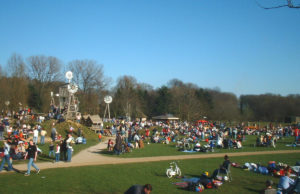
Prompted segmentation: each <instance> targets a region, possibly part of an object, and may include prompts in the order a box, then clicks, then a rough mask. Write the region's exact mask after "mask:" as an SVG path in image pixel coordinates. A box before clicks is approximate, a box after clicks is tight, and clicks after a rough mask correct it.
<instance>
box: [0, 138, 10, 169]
mask: <svg viewBox="0 0 300 194" xmlns="http://www.w3.org/2000/svg"><path fill="white" fill-rule="evenodd" d="M9 151H10V145H8V143H7V141H4V157H3V158H2V163H1V166H0V172H1V171H2V169H3V167H4V164H5V162H7V165H8V169H7V170H8V171H11V170H12V165H11V163H10V154H9Z"/></svg>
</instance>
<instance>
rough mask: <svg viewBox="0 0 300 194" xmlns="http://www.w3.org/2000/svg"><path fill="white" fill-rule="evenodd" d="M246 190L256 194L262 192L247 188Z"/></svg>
mask: <svg viewBox="0 0 300 194" xmlns="http://www.w3.org/2000/svg"><path fill="white" fill-rule="evenodd" d="M245 189H247V190H248V191H251V192H255V193H260V192H261V190H259V189H254V188H245Z"/></svg>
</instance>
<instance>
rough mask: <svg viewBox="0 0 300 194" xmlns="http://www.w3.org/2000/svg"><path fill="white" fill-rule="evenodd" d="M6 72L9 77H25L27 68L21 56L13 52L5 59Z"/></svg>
mask: <svg viewBox="0 0 300 194" xmlns="http://www.w3.org/2000/svg"><path fill="white" fill-rule="evenodd" d="M7 66H8V71H9V72H8V74H9V75H10V76H11V77H18V78H25V77H26V75H27V72H26V71H27V69H26V65H25V62H24V60H23V57H22V56H21V55H19V54H17V53H13V54H12V55H11V56H10V58H9V59H8V61H7Z"/></svg>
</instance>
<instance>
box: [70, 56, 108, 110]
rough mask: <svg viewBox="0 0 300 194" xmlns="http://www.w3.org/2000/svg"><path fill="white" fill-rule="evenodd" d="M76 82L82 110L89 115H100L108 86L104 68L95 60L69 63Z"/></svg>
mask: <svg viewBox="0 0 300 194" xmlns="http://www.w3.org/2000/svg"><path fill="white" fill-rule="evenodd" d="M69 69H70V70H71V71H72V72H73V75H74V80H75V82H76V83H77V84H78V85H79V89H80V91H79V97H80V102H81V103H80V108H81V110H82V111H85V112H88V113H99V107H100V102H101V101H100V100H102V99H103V94H104V93H103V90H104V89H105V88H106V86H107V80H106V78H105V77H104V73H103V66H102V65H100V64H98V63H97V62H96V61H93V60H74V61H71V62H70V63H69Z"/></svg>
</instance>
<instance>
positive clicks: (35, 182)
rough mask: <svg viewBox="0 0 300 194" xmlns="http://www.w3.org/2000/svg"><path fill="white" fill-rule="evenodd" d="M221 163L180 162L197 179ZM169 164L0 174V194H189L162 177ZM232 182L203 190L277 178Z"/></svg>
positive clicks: (237, 172) (292, 157)
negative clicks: (144, 192) (148, 190)
mask: <svg viewBox="0 0 300 194" xmlns="http://www.w3.org/2000/svg"><path fill="white" fill-rule="evenodd" d="M230 160H231V161H232V162H239V163H244V162H260V163H261V164H267V162H268V161H270V160H275V161H276V162H284V163H288V164H290V165H294V164H295V162H296V161H298V160H300V157H299V154H280V155H264V156H259V157H257V156H247V157H232V158H230ZM222 162H223V159H222V158H211V159H192V160H182V161H179V167H180V168H181V170H182V173H183V175H185V176H187V177H196V176H200V175H201V174H202V172H203V171H209V172H210V173H212V172H213V170H214V169H216V168H217V167H218V166H219V164H221V163H222ZM168 165H169V161H163V162H151V163H137V164H122V165H104V166H89V167H76V168H62V169H49V170H43V171H41V173H40V174H39V175H36V174H34V173H32V175H31V176H29V177H24V175H23V174H18V173H9V174H1V176H0V182H1V193H123V192H124V191H125V190H126V189H127V188H129V187H130V186H131V185H133V184H145V183H150V184H152V185H153V189H154V190H153V193H159V194H161V193H162V194H165V193H172V194H173V193H191V192H189V191H185V190H183V189H180V188H178V187H177V186H176V185H173V184H172V183H174V182H180V181H181V180H180V179H175V178H172V179H169V178H167V177H166V175H165V170H166V168H168ZM232 176H233V181H232V182H230V183H229V182H226V183H225V184H223V186H221V187H220V188H219V189H217V190H216V189H206V190H205V191H204V193H208V194H209V193H257V192H258V191H260V190H261V189H263V188H264V183H265V181H266V180H267V179H272V180H273V181H274V182H275V183H276V184H277V183H278V180H279V179H278V178H274V177H271V176H266V175H260V174H256V173H253V172H249V171H244V170H241V169H235V168H232Z"/></svg>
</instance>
